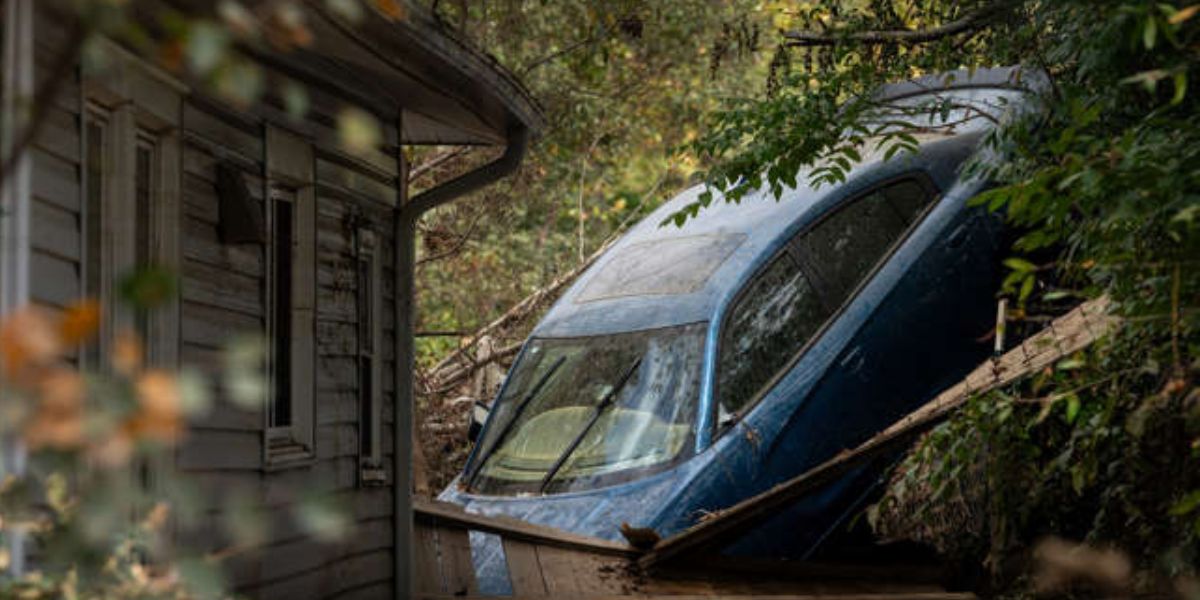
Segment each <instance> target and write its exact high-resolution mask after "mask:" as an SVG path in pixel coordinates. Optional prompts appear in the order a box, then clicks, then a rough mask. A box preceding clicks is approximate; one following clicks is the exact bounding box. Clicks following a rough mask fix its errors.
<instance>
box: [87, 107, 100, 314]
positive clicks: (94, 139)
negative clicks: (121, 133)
mask: <svg viewBox="0 0 1200 600" xmlns="http://www.w3.org/2000/svg"><path fill="white" fill-rule="evenodd" d="M104 133H105V132H104V126H103V125H101V124H100V123H98V122H96V121H94V120H93V121H88V124H87V148H86V152H87V156H85V157H84V172H85V177H86V178H87V179H86V182H85V183H86V185H87V207H86V209H87V223H86V225H85V227H86V230H85V231H84V238H85V239H86V244H87V250H86V252H87V269H86V270H87V281H86V293H87V295H88V296H91V297H93V298H99V297H100V277H101V275H100V270H101V266H100V265H101V262H100V257H101V254H102V250H101V245H100V240H101V233H102V232H101V229H100V227H101V223H102V220H101V215H102V214H103V213H102V211H103V209H104V202H103V199H104V153H103V150H104Z"/></svg>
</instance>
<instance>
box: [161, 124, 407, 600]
mask: <svg viewBox="0 0 1200 600" xmlns="http://www.w3.org/2000/svg"><path fill="white" fill-rule="evenodd" d="M305 125H306V127H304V128H303V129H304V130H306V131H320V130H321V129H322V128H324V129H328V127H327V126H325V125H322V124H320V123H312V122H309V123H306V124H305ZM262 131H263V127H262V125H261V123H258V124H256V122H253V121H251V120H248V119H246V118H243V116H238V117H233V116H232V115H227V114H224V113H223V112H222V111H221V110H220V109H217V108H216V107H214V106H213V105H211V104H207V103H205V102H187V103H186V106H185V109H184V144H183V152H182V155H183V157H182V160H183V171H184V174H183V181H182V190H183V201H184V216H183V223H182V227H181V229H182V235H183V244H182V247H183V271H184V274H183V275H184V276H183V308H182V318H181V320H182V323H181V338H182V352H181V354H182V356H183V360H184V362H185V364H187V363H188V362H189V360H196V361H200V362H201V363H203V367H204V368H206V369H209V370H211V371H212V372H214V373H216V370H217V369H219V368H220V365H221V355H220V351H221V348H222V347H223V346H224V345H225V343H226V342H227V341H228V340H229V339H230V337H231V336H233V335H236V334H238V333H246V332H259V333H261V332H263V331H264V330H265V329H264V327H265V326H264V323H265V317H266V314H267V307H266V306H265V305H264V301H265V297H266V293H265V292H266V288H265V287H264V286H265V273H266V262H265V256H264V254H265V253H264V249H263V248H262V246H260V245H257V244H238V245H227V244H222V243H221V242H220V239H219V236H218V224H219V221H220V212H219V208H218V206H219V199H218V197H217V192H216V187H215V181H216V177H215V174H216V168H217V165H218V164H219V163H220V162H222V161H230V162H232V163H234V164H236V165H238V166H239V168H241V169H242V170H243V176H244V177H245V179H246V184H247V187H248V189H249V190H250V192H251V195H252V197H253V198H254V201H255V202H257V203H259V206H260V208H261V206H262V198H263V188H264V183H265V182H264V179H263V176H262V167H263V165H262V163H261V158H262V156H263V151H264V141H263V135H262ZM326 133H327V136H326V135H316V136H315V137H316V139H317V140H318V142H317V143H320V142H319V140H320V139H322V138H325V139H335V136H334V134H333V132H332V130H329V131H327V132H326ZM317 150H318V151H317V155H318V156H319V157H321V158H319V159H318V165H317V166H318V168H317V174H316V176H317V184H318V187H319V188H321V189H324V188H332V187H337V186H340V187H344V188H347V189H350V190H351V191H352V192H353V193H347V194H325V193H319V194H318V195H317V232H318V233H317V263H318V272H317V279H318V286H317V305H316V320H315V324H314V327H315V331H314V333H315V337H316V352H317V360H316V362H317V364H316V373H315V382H316V398H315V404H314V411H315V413H316V415H315V416H316V418H315V424H316V425H315V426H316V431H315V456H314V457H313V459H312V460H311V461H310V462H307V463H305V464H304V465H302V466H298V467H290V468H285V469H281V470H267V469H264V468H263V464H262V445H261V444H262V441H263V431H262V428H263V415H262V413H261V411H249V410H245V409H242V408H238V407H236V406H233V405H232V404H230V403H229V402H228V401H227V400H226V399H224V398H223V397H222V394H223V393H224V391H223V390H221V389H220V386H219V385H215V384H214V391H215V392H217V394H216V395H217V397H218V402H217V403H216V405H215V406H214V410H213V411H211V412H210V413H209V414H207V415H205V416H204V417H202V418H198V419H196V420H194V422H193V423H192V429H191V435H190V437H189V439H188V440H187V442H186V443H185V444H184V445H183V446H182V447H181V448H180V449H179V451H178V453H177V465H178V466H179V468H181V469H183V470H185V471H186V472H188V474H189V476H190V477H191V478H192V479H193V480H194V481H196V482H198V484H199V485H200V487H201V488H202V489H204V490H206V493H205V497H204V498H203V499H202V500H201V505H202V506H203V507H204V510H205V511H207V516H206V517H205V520H204V522H203V525H202V526H201V527H198V528H196V529H195V530H194V531H189V532H187V534H186V535H185V537H187V538H188V539H189V540H191V541H192V542H193V543H196V544H198V545H199V546H200V547H202V548H204V549H206V550H210V551H211V550H217V549H219V548H223V547H227V546H228V545H229V544H231V543H232V542H233V539H232V538H231V537H230V536H229V535H228V532H227V531H226V529H227V527H226V525H225V524H224V521H225V520H226V519H227V517H226V514H227V512H226V510H227V508H228V507H226V506H224V504H225V501H226V500H225V499H228V498H246V497H249V498H252V499H253V502H254V503H255V504H256V505H257V506H258V507H259V509H260V510H262V511H263V515H264V519H265V520H266V522H269V523H270V524H271V527H270V528H269V531H268V532H267V535H266V539H265V540H263V544H262V546H260V547H258V548H253V549H250V550H248V551H246V552H240V553H238V554H237V555H236V556H234V557H231V558H230V559H229V560H228V561H227V564H228V569H227V571H228V575H229V576H230V579H231V582H232V583H233V585H234V586H235V587H236V589H237V590H238V592H239V593H241V594H246V595H248V596H251V597H257V598H287V599H288V600H298V599H301V598H321V597H331V596H334V595H339V594H343V595H344V594H349V595H352V596H356V597H381V596H386V595H387V594H385V593H384V591H385V590H390V589H391V588H390V583H389V582H390V580H391V570H392V564H393V556H392V507H393V502H392V494H391V490H390V489H388V488H371V489H362V488H360V487H359V485H358V477H359V473H358V471H359V435H360V431H359V396H358V393H359V389H358V374H357V349H358V323H357V321H358V314H357V291H358V290H357V285H358V282H357V268H356V264H355V260H356V258H357V257H356V253H355V251H354V250H355V248H354V239H355V238H354V231H353V230H352V229H350V228H348V223H350V220H349V219H348V216H349V215H350V214H351V212H352V207H356V206H357V207H358V208H354V209H353V210H356V211H359V212H360V213H361V214H363V215H366V216H367V217H368V218H369V219H371V221H372V223H373V228H374V229H375V232H376V234H377V235H378V236H379V243H380V248H379V252H378V254H377V256H378V259H379V260H381V261H382V265H381V266H382V267H383V269H386V273H388V276H391V273H392V272H393V271H392V260H391V259H392V254H393V253H392V251H391V244H392V240H391V235H390V232H391V220H390V214H389V210H390V209H388V208H387V207H386V205H387V204H388V203H390V202H392V201H393V200H394V197H395V191H394V189H395V187H394V186H395V180H394V176H395V167H394V165H392V166H390V167H388V166H387V165H386V164H381V163H380V159H381V158H382V157H381V156H376V157H374V160H369V161H362V162H359V163H355V161H353V160H344V159H342V158H339V157H337V156H336V154H337V152H336V151H335V150H332V149H329V148H322V147H318V148H317ZM331 156H332V158H330V157H331ZM356 165H357V167H358V168H357V169H356V168H355V167H356ZM384 167H387V168H384ZM389 169H390V170H389ZM389 178H391V179H389ZM375 202H378V204H377V205H373V204H374V203H375ZM376 285H380V286H381V290H382V291H383V294H384V304H385V306H384V315H383V318H381V323H382V324H383V326H384V330H385V331H384V335H383V338H384V340H383V341H384V343H385V344H390V343H391V342H392V340H394V336H395V330H394V321H395V319H394V317H393V316H392V315H391V314H390V313H391V311H392V308H391V307H392V305H393V304H392V303H393V302H394V293H393V289H394V285H393V284H392V283H391V282H377V283H376ZM392 355H394V352H393V351H392V349H391V348H388V347H386V346H385V348H381V349H380V357H379V359H380V360H387V359H388V358H387V357H390V356H392ZM384 365H385V367H384V373H383V376H384V382H385V385H384V387H385V392H384V396H385V398H384V401H385V403H386V402H390V401H391V399H392V398H393V397H394V396H393V395H392V394H391V393H390V390H392V389H393V388H394V385H393V383H392V381H391V377H392V373H393V370H392V368H391V366H390V365H387V364H386V363H384ZM394 412H395V411H394V410H393V409H392V407H390V406H387V405H386V404H385V409H384V410H383V411H382V413H383V421H384V423H385V425H386V423H390V422H391V421H392V419H393V417H392V415H393V414H394ZM381 442H382V449H383V454H384V455H385V458H387V457H390V456H391V455H392V453H393V436H392V432H391V431H390V430H389V429H388V428H387V427H386V426H385V427H384V428H383V431H382V435H381ZM388 468H389V469H390V465H389V466H388ZM308 494H333V495H334V497H335V498H336V499H337V500H338V502H339V503H340V504H341V505H343V506H345V507H347V510H348V511H349V512H350V514H351V516H352V517H353V521H354V523H355V530H354V531H353V532H351V534H350V536H349V537H348V539H347V542H345V543H342V544H329V543H324V542H320V541H317V540H313V539H310V538H308V537H307V536H305V535H304V533H303V531H301V530H300V529H299V528H298V526H297V524H296V523H295V521H294V519H292V518H291V516H290V510H288V509H289V508H290V507H292V506H294V505H295V504H296V503H297V502H298V501H299V499H300V498H301V497H303V496H305V495H308ZM372 594H375V595H374V596H372Z"/></svg>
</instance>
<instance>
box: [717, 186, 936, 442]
mask: <svg viewBox="0 0 1200 600" xmlns="http://www.w3.org/2000/svg"><path fill="white" fill-rule="evenodd" d="M906 180H913V181H915V182H917V184H918V185H920V186H921V188H922V189H924V190H925V192H926V193H928V194H929V195H930V196H931V198H932V199H931V200H930V201H929V202H928V203H927V204H926V206H925V208H923V209H922V210H921V211H920V212H918V213H917V214H916V215H915V216H914V217H913V220H912V222H910V223H908V224H907V225H906V226H905V228H904V230H903V232H902V233H901V234H900V236H899V237H897V238H896V239H895V241H893V242H892V243H891V245H889V246H888V249H887V251H886V252H884V253H883V255H882V256H880V257H879V259H878V260H876V261H875V264H874V265H872V266H871V268H870V269H869V270H868V271H867V272H866V274H864V275H863V277H862V278H861V279H860V280H859V281H858V283H857V284H855V286H854V287H853V288H852V289H851V290H850V293H849V294H847V296H846V298H845V299H844V300H842V301H841V303H840V304H837V305H831V299H830V294H831V292H830V290H829V287H828V285H827V284H826V283H825V282H824V281H823V280H822V278H821V277H820V276H818V275H817V274H815V273H814V272H813V268H812V265H811V264H810V263H809V261H807V260H805V259H804V258H803V254H802V253H801V252H800V249H799V241H800V239H801V238H802V237H804V236H805V235H806V234H807V233H808V232H810V231H812V230H813V229H815V228H817V227H820V226H821V225H822V224H823V223H824V222H825V221H826V220H828V219H831V218H833V216H834V215H836V214H838V213H839V212H841V211H842V209H844V208H846V207H847V206H849V205H851V204H853V203H854V202H856V201H858V200H861V199H863V198H866V197H867V196H870V195H871V194H873V193H875V192H878V191H880V190H883V189H885V188H887V187H890V186H892V185H895V184H897V183H899V182H901V181H906ZM941 196H942V192H941V190H940V189H939V188H938V187H937V185H936V184H935V183H934V181H933V179H932V178H931V177H930V176H929V174H928V173H927V172H925V171H923V170H913V171H905V172H904V173H900V174H898V175H895V176H892V177H888V178H887V179H884V180H882V181H879V182H876V183H874V184H872V185H871V186H870V187H868V188H866V189H864V190H862V191H860V192H857V193H855V194H853V195H848V196H846V197H845V198H842V199H841V200H839V201H837V202H836V203H834V205H833V206H831V207H829V208H828V209H827V210H825V211H824V212H823V213H822V214H821V215H820V216H818V217H817V218H816V219H814V220H813V221H812V222H811V223H808V224H806V225H805V226H804V227H802V228H801V229H800V230H799V231H797V232H796V233H794V234H792V236H791V238H789V239H788V240H787V241H786V242H785V243H784V244H783V246H782V247H781V248H779V249H778V250H777V251H776V252H775V253H774V254H772V255H771V257H770V258H769V259H767V260H765V261H763V263H762V264H761V265H759V266H758V267H757V268H755V270H754V274H753V275H752V276H750V277H749V278H747V279H746V281H745V282H744V283H743V284H742V287H741V288H740V289H738V292H737V294H735V295H734V297H733V299H732V300H731V301H730V302H729V307H730V310H727V311H725V314H723V315H721V321H720V324H719V328H718V330H717V340H716V348H715V350H716V352H715V356H716V360H715V361H714V365H713V366H714V368H713V373H712V390H713V392H712V408H711V410H712V440H713V442H715V441H716V440H717V439H719V438H720V437H721V436H722V435H724V434H725V432H727V431H730V430H732V429H734V427H735V426H736V425H737V423H739V422H741V421H742V419H744V418H745V417H746V415H747V414H748V413H749V412H750V411H751V410H753V409H754V407H755V406H757V405H758V403H759V402H760V401H762V398H763V396H765V395H766V394H767V392H769V391H770V390H772V389H774V388H775V386H776V385H777V384H778V383H779V380H780V379H782V378H783V377H784V376H785V375H786V374H787V373H789V372H791V370H792V369H794V368H795V367H796V363H798V362H799V361H800V359H801V358H803V356H804V355H805V354H807V353H808V351H809V349H810V348H811V347H812V346H813V344H815V343H816V342H817V340H819V339H821V338H822V337H823V336H824V335H825V332H826V330H828V329H829V327H830V326H832V324H833V323H834V322H835V321H837V320H838V319H839V318H840V317H841V316H842V314H843V313H845V312H846V309H847V307H849V306H850V304H851V303H853V302H854V300H855V299H857V298H858V296H859V294H860V293H861V292H862V289H863V288H864V287H866V286H867V285H868V284H869V283H870V282H871V281H872V280H873V279H874V278H875V275H876V274H877V273H878V272H879V270H880V269H881V268H883V265H885V264H887V262H888V261H889V260H891V258H892V256H893V255H895V253H896V251H897V250H899V249H900V247H901V246H903V245H904V243H905V242H906V241H907V240H908V238H909V237H911V236H912V234H913V232H914V231H916V230H917V228H918V227H920V225H921V224H922V223H923V222H924V221H925V219H926V217H928V216H929V213H930V212H931V211H932V210H933V209H934V207H936V206H937V204H938V202H939V201H940V200H941ZM784 255H787V258H788V260H791V261H792V262H793V263H794V264H795V265H796V266H797V268H798V269H799V270H800V272H801V273H802V274H803V275H804V277H806V278H807V279H808V282H809V284H810V285H811V286H812V288H813V290H814V291H815V292H816V294H817V296H818V298H820V300H821V302H822V303H823V304H825V307H826V309H827V310H829V316H828V317H826V318H825V321H824V322H822V323H821V325H820V327H817V329H816V330H815V331H814V332H813V334H812V335H810V336H809V338H808V340H806V341H805V343H804V344H803V345H802V346H801V347H800V348H798V349H797V350H796V352H795V353H794V354H792V356H791V357H790V358H789V359H788V360H787V362H785V363H784V364H783V366H782V367H780V368H779V369H778V370H777V371H776V372H775V373H774V374H773V375H771V377H770V378H768V379H767V381H766V383H764V384H763V385H762V386H761V387H760V388H759V389H758V391H756V392H755V393H754V394H753V395H752V396H751V397H750V399H749V400H747V401H746V402H745V403H744V404H743V405H742V407H741V408H739V409H738V410H737V412H735V413H733V416H732V417H731V418H730V419H729V420H727V421H726V423H728V425H727V426H725V427H724V428H722V427H721V423H720V419H719V416H720V415H719V411H720V404H721V400H720V397H721V396H720V394H721V376H720V375H721V374H720V364H721V351H722V350H723V346H724V341H725V339H724V338H725V333H726V331H728V327H729V321H730V319H732V318H733V314H734V312H735V309H736V308H738V306H739V305H740V304H741V302H742V301H743V300H744V299H745V296H746V294H748V293H749V292H750V290H751V289H753V288H754V286H755V284H757V283H758V281H759V280H760V279H761V277H762V275H763V273H765V272H766V271H767V270H768V269H769V268H770V267H771V266H772V265H774V264H775V261H776V260H779V259H781V258H783V257H784Z"/></svg>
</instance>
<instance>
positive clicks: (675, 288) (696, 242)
mask: <svg viewBox="0 0 1200 600" xmlns="http://www.w3.org/2000/svg"><path fill="white" fill-rule="evenodd" d="M745 239H746V236H745V235H743V234H723V235H694V236H688V237H674V238H666V239H661V240H654V241H651V242H642V243H639V244H633V245H630V246H627V247H625V248H622V249H620V250H619V251H618V252H617V253H616V254H615V255H614V256H613V258H612V260H610V261H609V262H608V264H606V265H604V267H603V268H602V269H601V270H600V271H599V272H597V273H596V275H595V276H593V277H592V279H591V280H590V281H588V283H587V285H586V287H584V288H583V291H582V292H580V294H579V297H578V298H576V300H575V302H577V303H583V302H592V301H594V300H603V299H606V298H619V297H623V296H649V295H671V294H690V293H692V292H695V291H696V290H699V289H700V288H701V287H702V286H703V285H704V283H705V282H706V281H708V278H709V276H710V275H712V274H713V271H716V269H717V267H719V266H721V263H723V262H725V259H726V258H729V255H730V254H732V253H733V251H734V250H735V249H736V248H737V247H738V246H739V245H740V244H741V243H742V241H743V240H745Z"/></svg>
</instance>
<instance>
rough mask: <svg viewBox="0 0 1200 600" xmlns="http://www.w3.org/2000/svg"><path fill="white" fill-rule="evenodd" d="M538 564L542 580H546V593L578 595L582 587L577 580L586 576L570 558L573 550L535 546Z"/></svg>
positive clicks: (551, 594) (562, 596)
mask: <svg viewBox="0 0 1200 600" xmlns="http://www.w3.org/2000/svg"><path fill="white" fill-rule="evenodd" d="M536 551H537V558H538V565H539V568H540V570H541V572H542V580H543V581H545V582H546V594H547V595H549V596H553V597H557V598H575V597H579V596H580V595H582V594H581V592H582V591H583V588H582V587H581V586H579V580H580V579H582V578H584V577H586V574H585V573H582V572H580V570H579V569H578V568H577V566H576V565H575V562H574V561H573V560H572V558H573V556H574V554H575V553H574V552H572V551H571V550H565V549H563V548H555V547H553V546H541V547H538V548H536Z"/></svg>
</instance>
